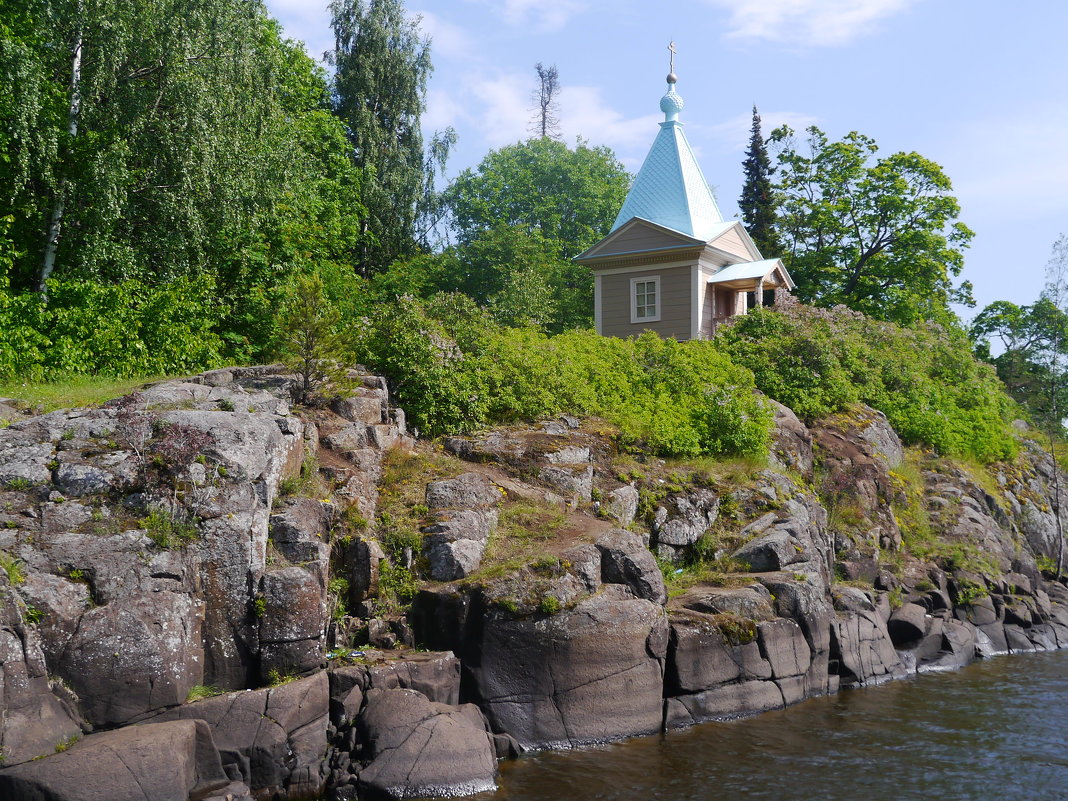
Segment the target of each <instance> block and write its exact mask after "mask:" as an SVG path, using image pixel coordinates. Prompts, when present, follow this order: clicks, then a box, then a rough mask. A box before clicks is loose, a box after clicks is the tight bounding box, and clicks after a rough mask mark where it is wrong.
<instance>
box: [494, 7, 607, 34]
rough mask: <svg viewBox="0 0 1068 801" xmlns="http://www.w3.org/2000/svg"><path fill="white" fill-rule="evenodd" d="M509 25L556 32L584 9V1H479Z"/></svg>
mask: <svg viewBox="0 0 1068 801" xmlns="http://www.w3.org/2000/svg"><path fill="white" fill-rule="evenodd" d="M479 2H481V4H482V5H486V6H489V7H490V8H491V9H493V11H494V12H495V13H497V14H498V15H500V16H501V17H503V18H504V21H505V22H506V23H508V24H509V25H514V26H519V25H530V26H533V27H535V28H537V29H538V30H539V31H557V30H560V29H561V28H563V27H564V26H565V25H566V24H567V23H568V22H569V21H570V20H571V18H572V17H573V16H575V15H576V14H578V13H580V12H582V11H584V10H585V9H586V0H479Z"/></svg>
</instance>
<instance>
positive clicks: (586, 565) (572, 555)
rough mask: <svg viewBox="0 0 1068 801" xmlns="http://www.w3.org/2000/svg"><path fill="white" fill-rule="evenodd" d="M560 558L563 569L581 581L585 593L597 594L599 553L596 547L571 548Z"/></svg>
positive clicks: (599, 577) (599, 581)
mask: <svg viewBox="0 0 1068 801" xmlns="http://www.w3.org/2000/svg"><path fill="white" fill-rule="evenodd" d="M560 558H561V560H562V562H563V564H564V565H565V567H566V568H567V569H568V570H569V571H570V572H571V573H572V574H573V575H575V576H577V577H578V578H579V579H581V580H582V583H583V585H584V586H585V587H586V591H587V592H590V593H593V592H597V590H598V588H600V586H601V551H600V550H599V549H598V548H597V546H596V545H590V544H587V545H575V546H572V547H571V548H568V549H567V550H566V551H564V552H563V553H562V554H561V555H560Z"/></svg>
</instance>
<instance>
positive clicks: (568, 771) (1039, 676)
mask: <svg viewBox="0 0 1068 801" xmlns="http://www.w3.org/2000/svg"><path fill="white" fill-rule="evenodd" d="M501 772H502V775H501V781H500V789H499V790H498V791H497V792H496V793H485V794H482V795H479V796H476V798H477V799H478V801H561V799H581V800H582V801H591V800H592V799H618V800H619V801H624V800H625V801H639V800H642V801H644V800H645V799H656V800H657V801H706V800H707V801H720V800H721V799H722V800H723V801H726V800H727V799H730V801H735V799H738V801H760V800H763V799H767V800H768V801H912V800H913V799H916V800H917V801H919V799H925V800H926V799H934V800H936V801H980V800H981V801H1017V800H1021V801H1022V800H1027V801H1032V800H1033V801H1063V800H1064V799H1068V652H1065V651H1061V652H1055V653H1045V654H1033V655H1022V656H1015V655H1014V656H1003V657H997V658H995V659H991V660H988V661H984V662H978V663H976V664H973V665H971V666H969V667H967V668H965V669H964V670H960V671H956V672H952V673H938V674H927V675H924V676H919V677H916V678H912V679H908V680H904V681H897V682H892V683H889V684H884V685H881V686H879V687H870V688H865V689H860V690H848V691H843V692H841V693H839V694H837V695H834V696H830V697H827V698H816V699H811V700H808V701H805V702H804V703H802V704H798V705H797V706H794V707H790V708H789V709H785V710H782V711H778V712H768V713H765V714H763V715H759V716H757V717H754V718H749V719H746V720H738V721H732V722H728V723H706V724H702V725H699V726H695V727H693V728H691V729H688V730H685V731H681V732H676V733H671V734H666V735H663V736H660V737H648V738H636V739H633V740H628V741H625V742H620V743H613V744H611V745H606V746H601V747H596V748H588V749H581V750H575V751H569V752H555V753H542V754H536V755H531V756H526V757H523V758H521V759H519V760H515V761H512V762H502V763H501Z"/></svg>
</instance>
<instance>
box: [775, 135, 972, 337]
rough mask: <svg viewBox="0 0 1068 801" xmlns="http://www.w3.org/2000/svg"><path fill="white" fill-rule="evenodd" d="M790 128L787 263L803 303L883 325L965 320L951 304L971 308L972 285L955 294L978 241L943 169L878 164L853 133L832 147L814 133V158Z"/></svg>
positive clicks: (781, 227)
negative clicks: (840, 307)
mask: <svg viewBox="0 0 1068 801" xmlns="http://www.w3.org/2000/svg"><path fill="white" fill-rule="evenodd" d="M793 133H794V132H793V131H792V130H790V128H788V127H786V126H783V127H781V128H778V129H776V130H775V131H774V132H773V133H772V136H771V140H772V141H773V142H776V143H777V144H778V145H779V147H780V150H779V154H778V175H779V177H778V181H777V182H776V189H777V190H778V193H779V200H780V204H781V206H780V213H779V223H778V226H777V231H778V233H779V236H780V238H781V239H782V242H783V246H784V252H783V260H784V261H785V262H786V266H787V268H788V269H789V270H790V272H791V274H792V275H793V277H794V279H795V280H796V281H797V290H796V294H797V295H798V297H800V298H801V299H802V300H804V301H809V302H815V303H817V304H818V305H821V306H833V305H835V304H838V303H844V304H845V305H847V306H849V307H851V308H853V309H856V310H858V311H862V312H864V313H865V314H868V315H870V316H872V317H875V318H878V319H882V320H892V321H894V322H897V323H902V324H910V323H913V322H915V321H917V320H937V321H940V322H949V321H952V320H954V319H955V316H954V314H953V312H952V311H951V310H950V308H949V304H950V303H951V302H958V303H970V302H971V285H970V284H968V283H967V282H965V283H963V284H961V285H960V286H959V287H956V288H955V287H954V286H953V280H952V279H953V278H954V277H955V276H957V275H959V274H960V271H961V268H962V267H963V265H964V255H963V253H962V249H963V248H964V247H967V245H968V243H969V241H970V240H971V238H972V236H973V234H972V232H971V231H970V230H969V229H968V228H967V227H966V226H965V225H964V224H963V223H960V222H957V221H956V220H957V216H958V214H959V213H960V206H959V204H958V203H957V200H956V198H954V197H953V196H952V195H951V194H949V193H950V191H951V190H952V186H951V183H950V180H949V178H948V177H946V175H945V173H944V172H943V171H942V168H941V167H940V166H939V165H938V164H935V163H934V162H933V161H930V160H928V159H925V158H924V157H923V156H921V155H919V154H918V153H894V154H892V155H890V156H886V157H884V158H880V159H878V160H877V161H876V162H875V163H874V164H871V163H870V160H871V159H872V158H874V157H875V154H876V153H877V152H878V146H877V145H876V144H875V142H874V140H872V139H870V138H869V137H867V136H863V135H861V134H858V133H857V132H855V131H854V132H852V133H850V134H849V135H847V136H846V137H845V138H844V139H843V140H842V141H840V142H830V141H828V139H827V136H826V134H824V133H823V131H821V130H820V129H819V128H816V127H810V128H808V129H807V131H806V133H807V134H808V138H807V152H801V151H800V150H799V149H798V148H797V147H796V143H795V142H794V139H793Z"/></svg>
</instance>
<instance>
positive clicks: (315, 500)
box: [0, 367, 1068, 801]
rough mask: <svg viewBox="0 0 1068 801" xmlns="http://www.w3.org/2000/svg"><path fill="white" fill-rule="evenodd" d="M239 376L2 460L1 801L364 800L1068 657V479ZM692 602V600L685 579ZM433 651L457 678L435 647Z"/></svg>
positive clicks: (84, 418)
mask: <svg viewBox="0 0 1068 801" xmlns="http://www.w3.org/2000/svg"><path fill="white" fill-rule="evenodd" d="M353 381H354V387H353V388H352V389H350V390H349V391H348V392H347V393H346V395H345V397H343V398H340V399H336V400H335V401H334V402H332V403H331V404H330V405H329V407H327V406H322V407H315V408H300V409H295V407H294V405H293V399H294V398H295V397H297V396H298V392H297V388H296V380H295V379H294V378H293V377H292V376H287V375H285V374H284V372H283V371H282V370H281V369H280V368H271V367H258V368H235V369H230V370H218V371H213V372H210V373H205V374H203V375H200V376H197V377H194V378H191V379H188V380H186V381H178V382H166V383H162V384H157V385H154V386H150V387H147V388H145V389H144V390H143V391H142V392H140V393H136V394H135V395H132V396H127V397H126V398H122V399H119V400H117V401H113V402H111V403H108V404H105V405H104V406H103V407H101V408H94V409H80V410H69V411H58V412H52V413H50V414H45V415H38V416H29V415H16V414H13V413H11V412H8V414H10V416H11V418H12V419H11V420H10V422H9V424H8V425H7V426H6V427H4V428H2V429H0V559H2V560H3V565H4V567H5V568H6V569H5V570H4V571H0V638H2V639H0V643H2V644H0V699H2V701H0V749H2V755H3V759H4V764H5V766H6V767H5V768H4V769H3V770H0V795H3V797H5V798H7V797H10V798H14V799H24V798H25V799H37V798H50V799H52V798H57V799H65V798H71V799H74V798H77V799H94V798H100V799H109V800H110V801H115V799H125V798H131V799H133V798H143V797H149V798H153V799H170V798H174V799H187V798H198V799H200V798H215V799H223V798H258V799H301V798H319V797H323V796H324V795H325V796H327V797H330V798H336V799H345V798H357V797H374V796H376V795H380V796H381V795H384V796H391V797H415V796H420V795H430V794H439V795H442V794H454V795H455V794H464V793H470V792H477V791H480V790H484V789H487V788H490V787H492V786H493V784H494V779H495V775H496V760H497V759H498V758H500V757H507V756H514V755H516V754H518V753H519V752H521V751H523V750H527V749H538V748H560V747H572V746H576V745H581V744H584V743H592V742H601V741H605V740H609V739H612V738H618V737H624V736H629V735H635V734H647V733H654V732H659V731H662V730H665V729H671V728H678V727H682V726H688V725H692V724H694V723H696V722H700V721H706V720H716V719H725V718H731V717H736V716H739V715H747V714H753V713H756V712H760V711H763V710H767V709H774V708H781V707H783V706H786V705H789V704H792V703H796V702H798V701H800V700H802V699H804V698H806V697H810V696H814V695H820V694H825V693H830V692H836V691H838V690H839V689H841V688H843V687H849V686H857V685H864V684H871V683H876V682H880V681H885V680H888V679H892V678H898V677H902V676H906V675H909V674H911V673H915V672H917V671H925V670H936V669H946V668H951V667H957V666H960V665H964V664H966V663H968V662H969V661H971V660H973V659H976V658H979V657H986V656H991V655H994V654H998V653H1004V652H1015V651H1029V650H1036V649H1052V648H1059V647H1064V646H1065V645H1068V590H1066V588H1065V585H1064V583H1062V582H1058V581H1056V580H1053V578H1054V576H1053V572H1054V566H1055V563H1056V560H1057V558H1058V531H1057V525H1056V522H1057V521H1056V519H1055V517H1054V511H1053V510H1054V508H1055V504H1054V502H1053V500H1052V497H1053V492H1052V489H1051V486H1052V482H1053V480H1054V476H1055V473H1054V465H1053V464H1052V462H1051V461H1050V460H1049V458H1048V457H1047V456H1046V455H1045V454H1044V452H1043V451H1042V450H1041V448H1038V447H1037V446H1035V445H1033V444H1031V443H1027V442H1026V441H1025V443H1024V446H1023V456H1021V457H1020V458H1019V459H1017V460H1016V461H1015V462H1013V463H1011V464H998V465H992V466H986V467H980V466H969V465H961V464H957V463H953V462H951V461H949V460H945V459H941V458H939V457H937V456H935V455H933V454H930V453H923V452H920V451H915V450H909V449H905V448H903V447H902V445H901V442H900V441H899V440H898V438H897V436H896V434H895V433H894V431H893V430H892V429H891V428H890V426H889V425H888V424H887V422H886V420H885V418H884V417H883V416H882V415H881V414H879V413H878V412H875V411H873V410H871V409H867V408H864V407H858V408H856V409H853V410H851V411H850V412H849V413H848V414H843V415H838V416H836V417H834V418H831V419H828V420H824V421H821V422H820V424H819V425H816V426H813V427H811V428H810V427H807V426H805V425H804V424H802V423H801V422H800V421H799V420H798V419H797V418H796V417H795V416H794V415H793V414H792V413H791V412H790V410H789V409H787V408H785V407H782V406H778V405H776V431H775V441H774V447H773V453H772V456H771V458H770V460H769V462H768V463H767V464H752V463H739V462H723V461H720V462H714V461H711V460H705V461H697V462H677V463H676V462H671V463H668V462H664V461H662V460H658V459H655V458H651V457H645V456H641V455H640V454H639V455H628V454H621V453H619V452H617V450H616V448H615V447H614V444H613V440H612V436H611V432H610V431H608V430H605V429H604V428H603V427H602V426H600V425H599V424H598V423H597V421H580V420H577V419H572V418H566V419H561V420H555V421H547V422H544V423H542V424H540V425H538V426H534V427H513V428H507V429H499V430H494V431H490V432H486V433H484V434H482V435H479V436H476V437H455V438H450V439H447V440H445V441H444V442H443V443H439V444H437V445H435V444H433V443H420V442H416V441H415V440H413V439H412V438H411V437H410V436H408V434H407V432H406V431H405V426H404V416H403V413H402V412H401V410H399V409H395V408H393V407H392V406H391V404H390V402H389V395H388V391H387V388H386V386H385V384H384V382H383V381H382V380H381V379H380V378H378V377H375V376H370V375H363V374H357V375H354V376H353ZM665 577H666V579H667V580H666V581H665ZM424 648H429V649H432V650H430V651H424V650H420V649H424Z"/></svg>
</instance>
